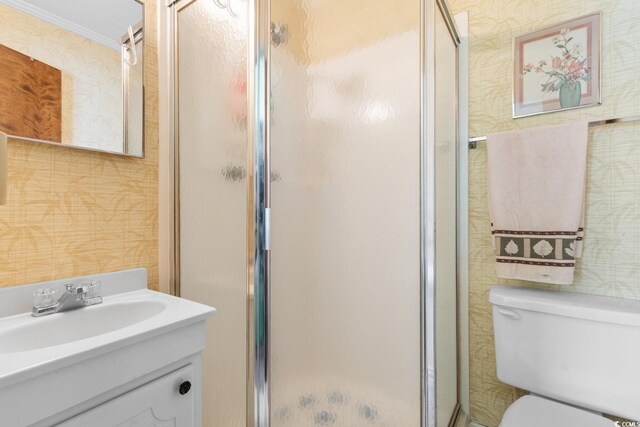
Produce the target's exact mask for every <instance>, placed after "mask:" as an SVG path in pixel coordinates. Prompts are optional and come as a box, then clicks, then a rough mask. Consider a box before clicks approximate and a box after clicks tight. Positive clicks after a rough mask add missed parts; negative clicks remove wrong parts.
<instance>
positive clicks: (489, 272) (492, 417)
mask: <svg viewBox="0 0 640 427" xmlns="http://www.w3.org/2000/svg"><path fill="white" fill-rule="evenodd" d="M450 2H451V5H452V8H453V10H454V12H455V13H457V12H461V11H465V10H468V11H469V18H470V23H469V32H470V44H469V48H470V63H469V75H470V77H469V87H470V89H469V113H470V116H469V133H470V135H471V136H475V135H486V134H487V133H490V132H495V131H503V130H510V129H520V128H528V127H534V126H544V125H551V124H557V123H564V122H569V121H577V120H595V119H603V118H613V117H623V116H630V115H638V114H640V76H639V75H638V73H637V70H638V69H640V2H638V1H637V0H577V1H571V2H556V1H552V0H532V1H527V2H523V1H521V0H483V1H478V0H451V1H450ZM597 11H602V12H603V24H602V25H603V37H602V60H603V64H602V65H603V68H602V96H603V104H602V105H601V106H597V107H592V108H585V109H579V110H573V111H567V112H559V113H551V114H545V115H540V116H535V117H530V118H521V119H515V120H514V119H512V118H511V88H512V77H511V76H512V72H513V68H512V67H513V62H512V61H513V59H512V38H513V36H515V35H519V34H522V33H526V32H529V31H532V30H536V29H539V28H542V27H545V26H547V25H551V24H554V23H557V22H560V21H563V20H567V19H571V18H574V17H578V16H582V15H586V14H589V13H592V12H597ZM589 135H590V139H589V161H588V178H587V179H588V182H587V215H586V234H585V251H584V256H583V258H582V260H581V261H579V263H578V268H577V275H576V281H575V284H574V285H573V286H566V287H553V286H545V285H538V284H534V283H530V282H517V281H505V280H501V279H498V278H497V277H496V275H495V272H494V265H493V252H492V249H491V241H490V234H489V232H490V229H489V217H488V207H487V202H486V200H487V186H486V161H487V153H486V148H485V146H484V144H482V145H480V147H479V148H478V149H476V150H473V151H471V152H470V156H469V157H470V158H469V174H470V178H469V179H470V183H469V208H470V224H469V227H470V242H469V244H470V260H469V261H470V265H469V268H470V271H469V275H470V276H469V280H470V295H469V299H470V300H469V304H470V308H469V310H470V313H469V315H470V325H469V327H470V359H471V362H470V363H471V366H470V389H471V396H470V398H471V414H470V415H471V419H472V420H474V421H477V422H479V423H481V424H484V425H487V426H490V427H493V426H497V425H498V424H499V422H500V419H501V417H502V414H503V413H504V411H505V409H506V408H507V407H508V406H509V405H510V404H511V403H512V402H513V401H514V400H515V399H516V398H517V397H519V396H520V395H521V394H522V391H519V390H516V389H515V388H513V387H510V386H507V385H505V384H502V383H500V381H498V380H497V378H496V375H495V354H494V347H493V326H492V318H491V308H490V305H489V302H488V293H489V289H490V287H491V286H492V285H493V284H496V283H508V284H513V285H517V286H520V285H526V286H536V287H541V288H551V289H559V290H566V291H576V292H584V293H591V294H600V295H610V296H618V297H625V298H633V299H640V260H639V259H640V124H623V125H606V126H603V127H598V128H592V129H591V130H590V132H589Z"/></svg>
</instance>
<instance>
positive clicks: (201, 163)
mask: <svg viewBox="0 0 640 427" xmlns="http://www.w3.org/2000/svg"><path fill="white" fill-rule="evenodd" d="M245 4H246V3H244V2H234V6H235V7H234V12H235V13H236V15H237V16H235V17H234V16H232V15H231V14H230V13H229V12H228V11H227V10H226V9H220V8H219V7H217V6H216V4H215V2H213V1H211V0H196V1H194V2H189V3H187V4H186V6H184V5H182V6H181V5H180V4H179V6H178V7H179V9H178V12H177V22H176V25H177V33H178V46H177V47H178V54H177V56H178V57H177V61H178V64H179V69H178V78H179V81H178V110H179V111H178V116H179V150H180V286H181V296H183V297H185V298H188V299H191V300H194V301H198V302H202V303H204V304H208V305H211V306H213V307H216V308H217V309H218V313H217V314H216V316H215V317H214V318H213V319H211V320H210V321H209V322H207V327H208V332H207V347H206V349H205V352H204V355H203V363H204V365H203V374H204V382H203V391H204V393H203V405H202V406H203V409H204V421H203V426H207V427H209V426H211V427H213V426H221V427H222V426H224V427H236V426H244V425H245V421H246V414H245V411H246V406H247V403H246V350H247V348H246V339H247V338H246V337H247V332H246V326H247V320H246V316H247V311H246V302H247V294H246V274H247V265H246V259H247V254H246V240H247V230H246V227H247V225H246V198H247V196H246V178H245V177H244V173H245V170H246V157H247V151H246V144H247V133H246V105H247V104H246V102H247V101H246V48H247V46H246V45H247V44H246V40H247V35H246V19H247V18H246V10H245V9H244V8H243V6H244V5H245Z"/></svg>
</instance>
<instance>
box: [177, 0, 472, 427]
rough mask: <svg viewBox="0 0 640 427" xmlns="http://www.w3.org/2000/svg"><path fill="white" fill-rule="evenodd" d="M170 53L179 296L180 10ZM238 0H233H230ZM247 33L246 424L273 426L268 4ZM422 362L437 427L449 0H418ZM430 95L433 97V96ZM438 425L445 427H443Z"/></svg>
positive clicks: (257, 0) (429, 426)
mask: <svg viewBox="0 0 640 427" xmlns="http://www.w3.org/2000/svg"><path fill="white" fill-rule="evenodd" d="M165 1H166V5H167V7H171V8H172V9H173V10H172V12H171V13H172V14H173V17H174V19H173V22H172V28H169V31H171V32H172V37H171V43H173V46H171V47H170V52H171V55H173V57H172V58H171V63H172V64H173V65H174V67H173V70H171V72H172V76H171V81H172V91H171V104H172V105H171V114H172V116H173V118H174V123H173V126H174V129H173V146H174V197H175V199H174V212H173V221H174V243H173V247H172V251H173V259H174V266H173V274H172V279H173V283H172V284H171V291H172V293H173V294H175V295H180V283H179V278H180V262H179V261H180V250H179V247H180V243H179V242H180V216H179V215H180V204H179V203H180V200H179V185H180V183H179V155H180V153H179V144H178V143H177V140H178V130H179V117H178V96H177V93H178V87H177V86H178V85H177V82H178V80H177V78H178V64H177V57H178V56H177V52H176V49H177V37H178V34H177V31H176V25H175V17H176V12H177V11H176V9H177V8H176V6H177V4H178V3H180V4H181V5H183V4H188V3H191V2H192V1H194V0H182V1H181V0H165ZM227 1H233V0H227ZM247 3H248V9H247V13H248V16H247V34H248V52H247V55H248V58H247V59H248V60H247V83H248V84H247V106H248V108H247V112H248V117H247V124H248V129H247V135H248V146H247V169H248V170H247V173H246V179H247V181H246V184H247V212H246V215H247V340H248V346H247V348H248V350H247V423H246V424H247V427H249V426H253V427H269V425H270V411H269V402H270V396H269V384H270V383H269V363H270V360H269V354H270V348H269V345H270V341H269V332H270V318H269V317H270V316H269V297H270V270H269V266H270V247H269V245H270V242H269V240H270V236H269V234H270V208H271V191H270V190H271V188H270V186H271V183H270V181H271V180H270V176H271V175H270V163H271V159H270V143H271V141H270V129H269V128H270V117H269V116H270V108H269V103H270V100H271V97H270V45H271V43H270V10H269V9H270V7H269V6H270V0H248V1H247ZM420 8H421V16H420V70H419V72H420V125H419V126H420V313H421V314H420V339H421V342H420V352H421V355H420V362H421V363H420V364H421V372H420V375H421V389H420V395H421V396H420V398H421V427H435V426H436V412H435V409H436V399H435V398H436V396H435V392H436V366H435V293H436V284H435V126H434V123H435V98H434V97H433V96H432V95H433V94H434V92H435V83H436V82H435V32H434V23H435V16H436V14H437V13H442V14H443V16H444V17H445V21H446V22H447V25H448V27H449V30H450V32H451V36H452V38H453V40H454V42H455V44H456V46H457V45H458V44H459V42H460V39H459V37H458V33H457V29H456V26H455V21H454V19H453V16H452V15H451V12H450V9H449V7H448V5H447V4H446V0H420ZM430 97H431V98H430ZM438 427H441V426H438Z"/></svg>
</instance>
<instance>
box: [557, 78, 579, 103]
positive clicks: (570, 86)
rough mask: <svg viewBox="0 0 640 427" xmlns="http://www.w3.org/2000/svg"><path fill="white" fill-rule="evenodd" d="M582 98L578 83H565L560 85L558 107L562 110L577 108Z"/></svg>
mask: <svg viewBox="0 0 640 427" xmlns="http://www.w3.org/2000/svg"><path fill="white" fill-rule="evenodd" d="M581 98H582V86H581V85H580V82H565V83H562V84H561V85H560V106H561V107H562V108H571V107H577V106H578V105H580V100H581Z"/></svg>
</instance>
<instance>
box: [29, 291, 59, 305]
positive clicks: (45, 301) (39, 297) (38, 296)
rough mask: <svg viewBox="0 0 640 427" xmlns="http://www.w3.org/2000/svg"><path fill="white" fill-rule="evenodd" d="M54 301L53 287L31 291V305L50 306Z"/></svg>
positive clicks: (54, 292)
mask: <svg viewBox="0 0 640 427" xmlns="http://www.w3.org/2000/svg"><path fill="white" fill-rule="evenodd" d="M55 303H56V290H55V288H41V289H38V290H37V291H35V292H34V293H33V307H34V308H45V307H51V306H52V305H55Z"/></svg>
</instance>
